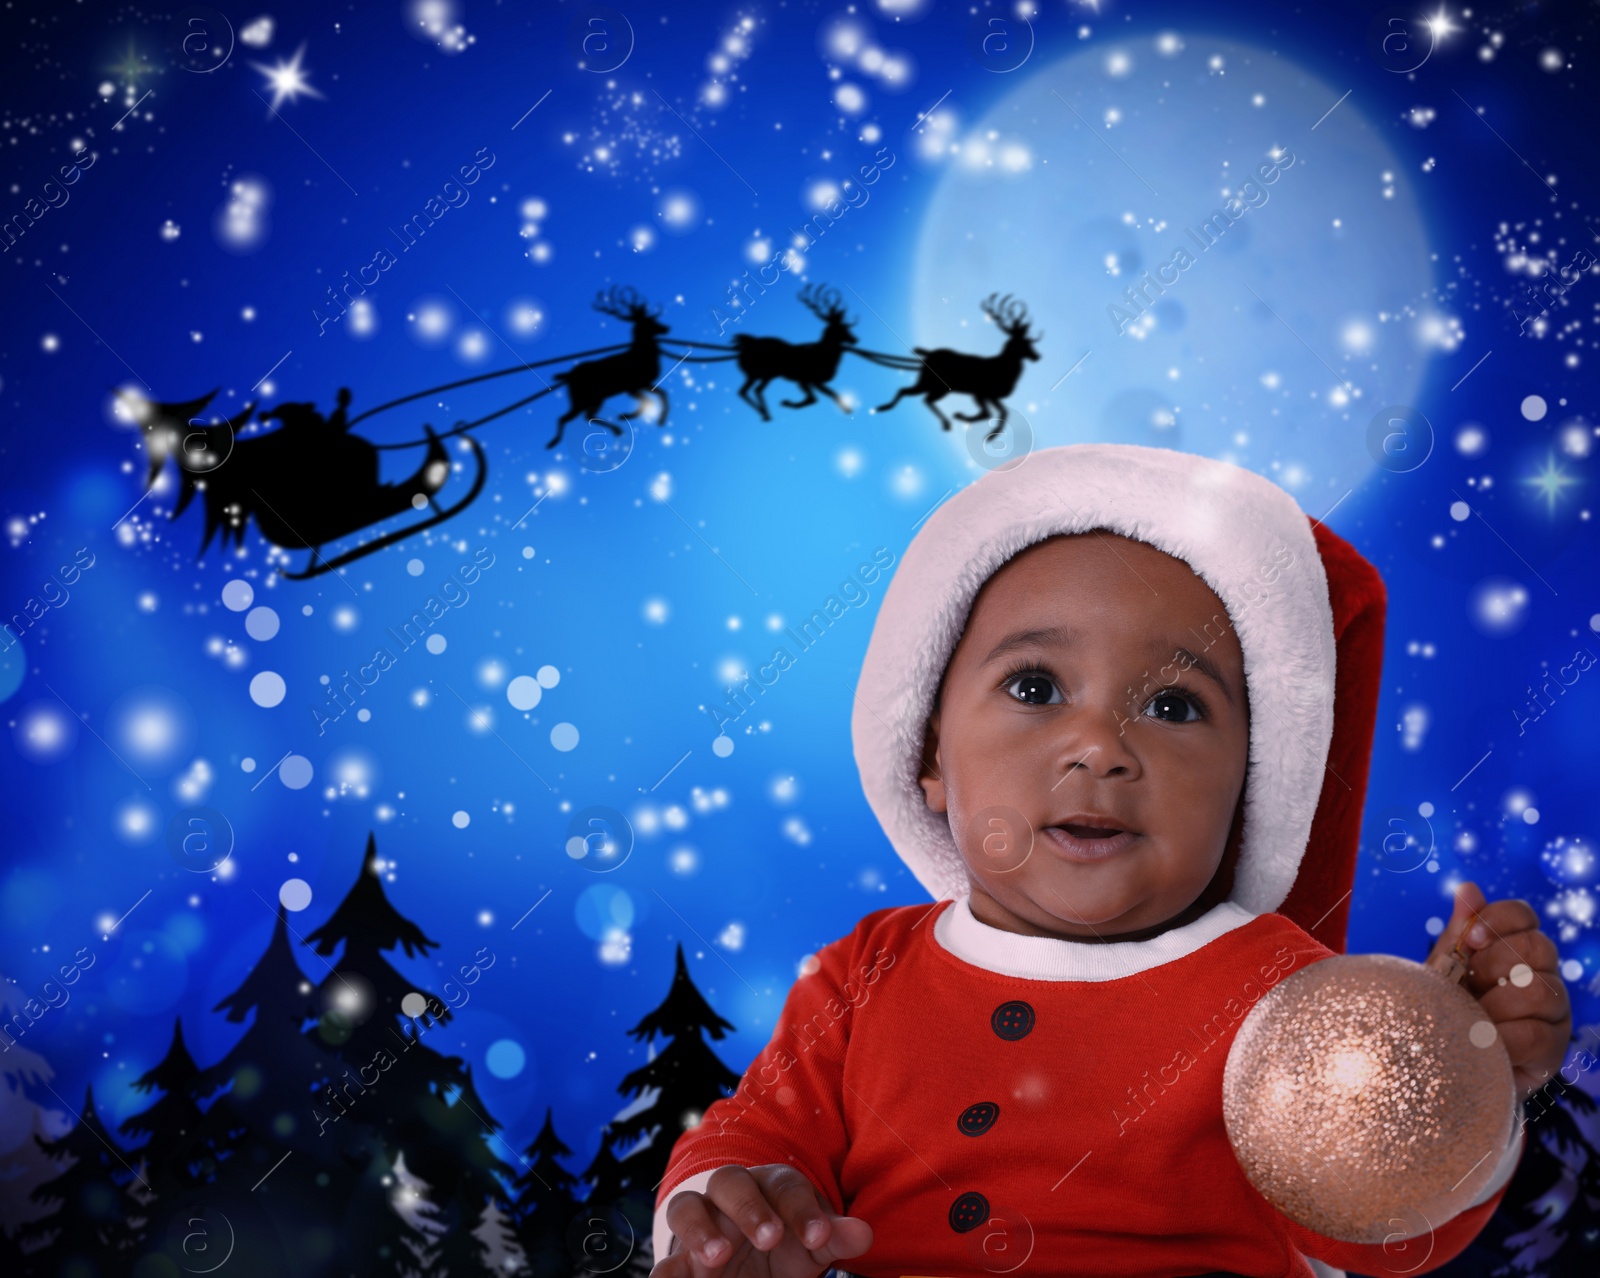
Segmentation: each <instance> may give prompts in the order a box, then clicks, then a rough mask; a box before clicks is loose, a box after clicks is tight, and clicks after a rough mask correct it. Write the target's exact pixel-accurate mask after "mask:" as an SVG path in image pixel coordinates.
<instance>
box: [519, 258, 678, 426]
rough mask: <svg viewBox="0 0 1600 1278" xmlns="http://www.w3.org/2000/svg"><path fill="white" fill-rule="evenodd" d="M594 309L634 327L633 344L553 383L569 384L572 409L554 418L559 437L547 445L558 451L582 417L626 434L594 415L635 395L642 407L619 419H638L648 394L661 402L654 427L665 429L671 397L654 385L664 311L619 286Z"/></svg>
mask: <svg viewBox="0 0 1600 1278" xmlns="http://www.w3.org/2000/svg"><path fill="white" fill-rule="evenodd" d="M594 309H595V310H597V311H602V312H604V313H605V314H607V315H614V316H616V317H617V318H618V319H625V320H627V321H628V322H629V323H630V324H632V325H633V344H632V345H631V346H629V347H628V349H627V350H625V351H620V352H618V353H617V354H615V355H607V356H606V357H605V358H604V359H591V360H586V361H584V362H583V363H581V364H574V365H573V366H572V367H571V368H569V369H568V370H567V371H566V372H564V373H557V374H556V375H555V377H553V378H552V379H551V380H552V381H556V382H561V383H563V384H565V386H566V388H567V395H568V397H569V399H570V400H571V403H572V407H571V408H569V409H568V410H567V411H566V412H565V413H563V414H562V415H561V416H560V417H559V418H557V419H556V433H555V438H554V439H552V440H551V441H550V442H549V443H548V444H546V445H545V447H546V448H554V447H555V446H556V445H557V444H559V443H560V442H561V435H562V433H563V432H564V431H565V430H566V428H567V423H568V422H570V421H571V420H572V419H573V418H574V417H577V416H579V415H582V416H583V417H585V418H587V419H588V420H589V421H593V422H599V423H600V425H602V426H604V427H606V428H607V429H608V430H610V431H611V433H612V434H614V435H620V434H622V427H620V426H613V425H612V424H611V423H610V422H608V421H606V420H605V419H604V418H602V417H598V416H596V414H597V413H599V411H600V406H601V405H602V404H604V403H605V402H606V400H608V399H610V398H611V397H612V396H613V395H632V396H633V397H634V398H635V399H637V400H638V401H639V407H638V408H637V409H635V410H634V411H633V412H630V413H621V414H619V415H618V420H619V421H624V422H625V421H628V420H630V419H631V418H634V417H637V416H638V415H639V413H640V412H641V411H642V410H643V408H644V406H645V405H646V404H647V403H649V402H650V401H649V397H648V393H649V392H650V391H654V392H655V393H656V394H657V395H659V396H660V397H661V419H660V420H659V421H658V422H657V423H656V425H657V426H665V425H666V424H667V393H666V391H664V390H662V389H661V388H660V387H658V386H656V385H655V384H654V383H655V382H656V380H657V379H658V378H659V377H660V376H661V347H660V346H659V345H658V344H657V341H656V339H657V338H659V337H660V336H661V335H662V334H663V333H666V332H668V331H669V330H668V328H667V326H666V325H665V324H663V323H661V322H660V321H659V320H658V319H657V318H656V317H657V316H659V315H660V314H661V312H660V310H659V309H657V310H655V311H651V310H649V309H648V308H647V307H646V306H645V304H644V303H643V302H641V301H640V300H639V295H638V294H637V293H635V292H634V290H633V289H632V288H631V287H630V288H628V289H626V290H624V291H623V292H622V293H621V294H620V295H619V294H618V292H617V286H616V285H615V284H613V285H612V286H611V288H610V290H609V291H607V292H603V293H601V294H600V295H599V296H598V297H597V299H596V300H595V302H594Z"/></svg>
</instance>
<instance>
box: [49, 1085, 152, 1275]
mask: <svg viewBox="0 0 1600 1278" xmlns="http://www.w3.org/2000/svg"><path fill="white" fill-rule="evenodd" d="M35 1139H36V1140H37V1141H38V1143H39V1148H40V1149H42V1150H44V1152H45V1153H46V1154H48V1155H49V1156H50V1158H51V1159H52V1160H54V1161H55V1162H56V1163H57V1165H58V1166H59V1167H60V1169H61V1170H60V1174H59V1175H57V1176H56V1177H55V1178H54V1179H52V1180H49V1181H46V1182H45V1183H44V1184H42V1185H40V1186H38V1187H37V1188H36V1189H35V1190H34V1191H33V1198H34V1200H35V1201H37V1202H42V1203H48V1202H55V1203H57V1204H59V1205H58V1207H57V1208H56V1210H55V1211H53V1212H52V1213H51V1214H50V1215H48V1216H44V1217H42V1218H41V1219H39V1220H36V1221H34V1222H32V1223H31V1224H30V1225H28V1226H26V1227H25V1229H24V1231H23V1232H24V1237H25V1238H26V1239H30V1240H37V1239H41V1238H43V1239H45V1240H46V1241H45V1243H44V1246H43V1247H40V1248H39V1249H38V1250H37V1251H36V1252H34V1254H33V1256H32V1257H31V1264H32V1266H33V1268H34V1270H35V1271H36V1272H38V1273H41V1274H56V1273H59V1272H60V1271H61V1270H62V1268H63V1266H64V1265H67V1264H68V1263H69V1262H76V1263H77V1264H78V1265H79V1266H87V1270H86V1272H87V1273H89V1274H95V1275H99V1276H100V1278H111V1276H112V1275H117V1274H123V1273H126V1272H127V1270H128V1269H129V1268H130V1267H131V1264H132V1258H133V1255H134V1244H135V1240H136V1232H135V1231H136V1227H137V1218H136V1217H135V1216H134V1215H133V1212H132V1211H131V1210H130V1209H132V1208H135V1207H136V1204H133V1203H130V1201H129V1199H128V1195H127V1193H126V1190H125V1186H126V1185H128V1184H129V1183H130V1182H132V1181H134V1179H135V1176H134V1172H133V1170H132V1169H131V1168H130V1167H129V1166H128V1164H127V1160H126V1159H125V1158H124V1157H123V1155H122V1152H121V1151H120V1150H118V1148H117V1147H116V1146H115V1145H114V1144H113V1143H112V1140H111V1133H110V1132H108V1131H106V1129H105V1125H104V1124H103V1123H101V1121H100V1117H99V1115H98V1114H97V1113H96V1112H95V1107H94V1088H93V1086H89V1087H87V1088H85V1089H84V1097H83V1112H82V1113H81V1114H80V1115H79V1116H78V1121H77V1123H76V1124H74V1126H73V1127H72V1128H71V1130H69V1131H68V1132H67V1133H66V1135H64V1136H62V1137H60V1138H58V1139H55V1140H48V1139H45V1138H44V1137H35ZM69 1160H70V1161H69Z"/></svg>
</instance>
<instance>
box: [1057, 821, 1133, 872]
mask: <svg viewBox="0 0 1600 1278" xmlns="http://www.w3.org/2000/svg"><path fill="white" fill-rule="evenodd" d="M1045 835H1046V837H1047V838H1048V839H1049V841H1050V844H1051V845H1052V846H1053V847H1054V848H1055V849H1056V851H1058V852H1060V853H1061V855H1063V856H1064V857H1066V858H1067V859H1068V860H1069V861H1084V862H1094V861H1104V860H1107V859H1109V858H1111V857H1114V856H1117V855H1119V854H1120V853H1122V852H1125V851H1127V850H1128V849H1129V848H1131V847H1133V846H1134V845H1135V844H1137V843H1138V841H1139V832H1138V831H1137V830H1130V829H1128V828H1127V827H1126V826H1122V825H1118V824H1117V822H1116V820H1115V819H1114V818H1113V817H1109V816H1106V815H1105V814H1104V813H1100V812H1074V813H1072V814H1071V815H1070V816H1069V817H1068V818H1067V819H1066V820H1065V821H1059V822H1057V823H1056V824H1055V825H1049V826H1046V827H1045Z"/></svg>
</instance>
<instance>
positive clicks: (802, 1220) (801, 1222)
mask: <svg viewBox="0 0 1600 1278" xmlns="http://www.w3.org/2000/svg"><path fill="white" fill-rule="evenodd" d="M752 1171H753V1173H754V1174H755V1176H756V1179H757V1182H758V1183H759V1184H760V1186H761V1189H762V1191H763V1192H764V1193H765V1195H766V1199H767V1201H768V1202H769V1203H771V1204H772V1206H773V1209H774V1210H775V1211H777V1213H778V1216H779V1217H780V1218H781V1219H782V1221H783V1223H784V1224H785V1225H787V1226H788V1228H789V1230H790V1232H792V1233H793V1234H794V1236H795V1237H796V1238H798V1239H799V1240H800V1243H801V1245H802V1246H804V1247H805V1248H806V1249H807V1250H810V1251H815V1250H817V1249H818V1248H820V1247H821V1246H822V1245H823V1243H825V1242H826V1241H827V1240H828V1233H829V1228H828V1220H827V1216H825V1215H824V1214H823V1211H822V1208H821V1207H820V1206H819V1205H818V1203H819V1195H818V1194H817V1187H816V1186H815V1185H813V1184H812V1183H811V1181H810V1180H808V1179H807V1178H806V1176H805V1174H804V1173H803V1172H801V1171H799V1170H798V1169H797V1168H794V1167H791V1166H789V1165H788V1164H787V1163H768V1164H767V1165H766V1166H765V1167H756V1168H752ZM708 1188H709V1187H708ZM829 1214H831V1213H829ZM752 1241H753V1240H752Z"/></svg>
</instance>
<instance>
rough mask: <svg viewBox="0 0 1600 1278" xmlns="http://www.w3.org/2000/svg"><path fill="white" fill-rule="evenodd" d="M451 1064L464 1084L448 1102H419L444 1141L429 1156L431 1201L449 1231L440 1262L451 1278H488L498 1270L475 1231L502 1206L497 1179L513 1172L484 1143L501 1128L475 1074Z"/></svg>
mask: <svg viewBox="0 0 1600 1278" xmlns="http://www.w3.org/2000/svg"><path fill="white" fill-rule="evenodd" d="M447 1059H448V1060H449V1062H450V1063H452V1064H454V1065H455V1066H456V1067H457V1068H460V1069H461V1073H462V1078H463V1081H462V1082H461V1084H460V1085H459V1086H458V1087H456V1088H455V1089H453V1091H452V1092H450V1093H449V1094H448V1095H447V1096H445V1097H434V1096H424V1097H423V1098H422V1101H421V1103H422V1105H423V1106H424V1107H425V1109H431V1110H434V1111H435V1113H434V1117H433V1119H432V1123H433V1125H435V1126H436V1127H437V1128H438V1130H439V1132H440V1133H441V1135H442V1136H443V1137H444V1140H443V1141H442V1142H441V1143H440V1144H439V1145H438V1146H437V1147H436V1148H435V1149H434V1150H432V1151H430V1153H431V1156H432V1159H433V1161H432V1166H433V1167H434V1177H435V1179H433V1180H430V1181H429V1198H430V1199H431V1201H432V1202H433V1203H434V1204H435V1205H436V1206H437V1207H438V1208H439V1219H440V1221H441V1223H442V1224H443V1225H444V1226H445V1229H446V1233H445V1234H444V1236H443V1238H442V1239H441V1240H440V1243H439V1255H438V1260H439V1263H440V1264H442V1265H443V1266H444V1267H445V1270H446V1271H447V1272H448V1273H449V1274H450V1278H478V1276H479V1275H483V1276H484V1278H490V1276H491V1275H493V1274H494V1270H493V1269H492V1268H491V1267H490V1265H489V1260H488V1254H487V1252H486V1250H485V1249H484V1246H483V1244H482V1242H481V1241H480V1240H479V1239H478V1237H477V1231H478V1229H479V1228H480V1227H481V1226H482V1224H483V1217H484V1213H485V1212H486V1211H487V1210H488V1208H489V1207H490V1206H493V1205H496V1204H500V1205H503V1204H504V1202H505V1198H506V1192H505V1188H504V1186H503V1185H502V1183H501V1181H499V1180H498V1179H496V1177H497V1176H504V1177H507V1178H509V1177H510V1175H511V1167H510V1166H509V1165H508V1164H507V1163H505V1162H504V1161H502V1160H501V1159H500V1158H499V1157H498V1156H497V1155H496V1154H495V1153H494V1151H493V1150H492V1149H491V1148H490V1146H489V1144H488V1143H487V1142H486V1141H485V1140H484V1136H485V1135H486V1134H487V1135H489V1136H493V1134H494V1132H495V1131H497V1130H498V1129H499V1127H500V1123H499V1121H498V1120H497V1119H495V1118H494V1117H493V1116H492V1115H491V1114H490V1113H489V1107H488V1106H487V1105H485V1104H484V1103H483V1098H482V1097H480V1096H479V1095H478V1090H477V1088H476V1086H474V1084H473V1082H472V1070H471V1068H470V1067H462V1065H461V1061H460V1058H459V1057H454V1056H452V1057H449V1058H447ZM441 1106H442V1109H443V1112H442V1113H441V1112H438V1109H439V1107H441Z"/></svg>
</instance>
